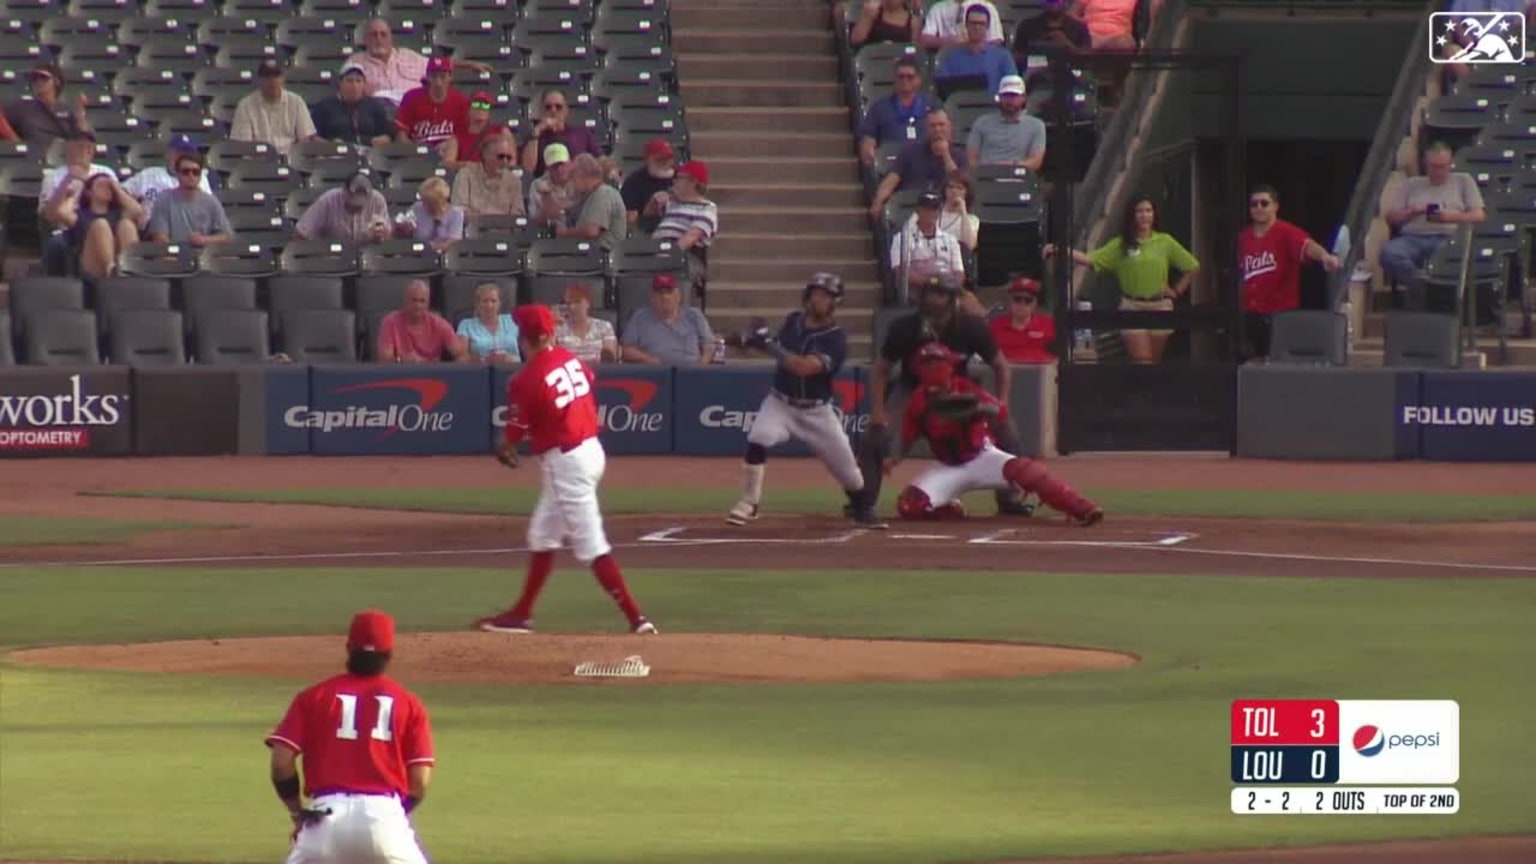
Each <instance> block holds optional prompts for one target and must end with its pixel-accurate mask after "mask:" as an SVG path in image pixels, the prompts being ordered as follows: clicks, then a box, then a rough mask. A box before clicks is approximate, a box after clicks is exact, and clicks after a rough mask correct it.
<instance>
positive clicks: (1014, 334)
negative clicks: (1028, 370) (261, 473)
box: [988, 276, 1056, 364]
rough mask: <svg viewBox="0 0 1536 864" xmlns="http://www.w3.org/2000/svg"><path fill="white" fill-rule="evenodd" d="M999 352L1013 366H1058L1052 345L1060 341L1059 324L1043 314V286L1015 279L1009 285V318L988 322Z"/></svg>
mask: <svg viewBox="0 0 1536 864" xmlns="http://www.w3.org/2000/svg"><path fill="white" fill-rule="evenodd" d="M988 326H989V327H990V328H991V329H992V339H993V340H994V341H995V342H997V350H999V351H1001V352H1003V356H1004V357H1006V358H1008V362H1009V363H1034V364H1043V363H1055V362H1056V355H1055V353H1053V352H1052V351H1051V345H1052V344H1053V343H1054V342H1055V341H1056V320H1055V319H1054V318H1052V317H1051V316H1049V315H1047V314H1045V313H1044V312H1041V311H1040V283H1039V282H1036V281H1035V280H1033V279H1029V278H1027V277H1024V276H1015V277H1014V279H1013V281H1012V282H1009V283H1008V314H1006V315H998V316H996V317H995V318H993V319H992V320H991V321H989V322H988Z"/></svg>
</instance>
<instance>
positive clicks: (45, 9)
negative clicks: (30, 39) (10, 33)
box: [0, 0, 64, 24]
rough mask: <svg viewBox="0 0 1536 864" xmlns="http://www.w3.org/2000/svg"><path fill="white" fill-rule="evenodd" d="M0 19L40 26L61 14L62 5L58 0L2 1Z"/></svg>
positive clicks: (62, 10)
mask: <svg viewBox="0 0 1536 864" xmlns="http://www.w3.org/2000/svg"><path fill="white" fill-rule="evenodd" d="M0 9H3V10H4V11H3V12H0V17H5V18H13V19H15V20H17V21H21V22H23V23H27V24H41V23H42V22H44V21H47V20H48V19H49V18H53V17H56V16H58V15H61V14H63V12H64V4H63V3H60V2H58V0H4V5H3V6H0Z"/></svg>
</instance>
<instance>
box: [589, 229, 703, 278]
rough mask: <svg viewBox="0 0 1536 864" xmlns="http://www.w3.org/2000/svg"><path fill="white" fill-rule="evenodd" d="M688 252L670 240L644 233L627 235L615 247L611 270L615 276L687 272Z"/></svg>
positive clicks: (609, 266)
mask: <svg viewBox="0 0 1536 864" xmlns="http://www.w3.org/2000/svg"><path fill="white" fill-rule="evenodd" d="M687 270H688V256H687V253H685V252H683V251H682V250H681V249H678V248H677V246H676V245H675V244H674V243H673V242H672V241H670V240H653V239H651V238H650V237H647V236H645V235H643V234H641V235H636V236H632V237H629V238H627V239H626V240H624V241H623V242H622V243H620V244H619V247H618V248H617V249H615V250H613V253H612V255H610V256H609V259H608V272H609V273H611V274H613V275H614V276H627V275H632V274H640V275H650V274H653V273H678V272H687Z"/></svg>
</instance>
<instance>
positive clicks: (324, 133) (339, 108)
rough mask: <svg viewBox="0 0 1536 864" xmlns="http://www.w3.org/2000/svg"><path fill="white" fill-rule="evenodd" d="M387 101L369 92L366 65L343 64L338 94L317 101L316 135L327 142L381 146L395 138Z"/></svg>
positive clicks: (314, 108)
mask: <svg viewBox="0 0 1536 864" xmlns="http://www.w3.org/2000/svg"><path fill="white" fill-rule="evenodd" d="M385 104H386V103H385V102H384V101H383V100H380V99H375V98H373V97H371V96H369V95H368V82H367V79H366V78H365V73H364V71H363V67H362V66H360V65H358V64H356V63H348V64H347V65H346V66H344V67H342V70H341V79H340V80H339V81H338V82H337V84H336V95H335V96H331V97H328V98H326V99H324V100H323V101H320V102H317V103H315V105H314V106H312V107H311V108H310V109H309V118H310V120H311V121H312V122H313V123H314V124H315V134H316V135H318V136H319V137H321V138H323V139H325V140H327V141H340V142H342V143H344V144H351V145H354V146H356V147H382V146H384V145H385V144H388V143H389V142H391V141H393V140H395V120H394V118H393V117H391V116H390V110H389V108H387V107H385Z"/></svg>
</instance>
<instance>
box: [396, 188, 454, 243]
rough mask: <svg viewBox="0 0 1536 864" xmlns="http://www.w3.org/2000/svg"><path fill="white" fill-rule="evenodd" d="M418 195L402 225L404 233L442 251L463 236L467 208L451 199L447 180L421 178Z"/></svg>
mask: <svg viewBox="0 0 1536 864" xmlns="http://www.w3.org/2000/svg"><path fill="white" fill-rule="evenodd" d="M416 199H417V200H416V203H415V204H412V205H411V209H410V211H409V212H408V213H407V214H406V217H405V223H404V224H403V225H401V226H400V227H401V229H402V233H403V234H405V236H407V237H410V238H411V239H413V240H422V241H425V242H427V243H430V244H432V248H433V249H436V250H437V251H439V252H443V251H445V250H447V249H448V247H450V246H452V245H453V244H455V243H457V242H459V241H460V240H463V239H464V208H463V207H459V206H457V205H455V204H452V203H450V202H449V201H448V181H447V180H444V179H443V178H441V177H428V178H427V179H425V180H423V181H421V186H419V187H418V188H417V190H416Z"/></svg>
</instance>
